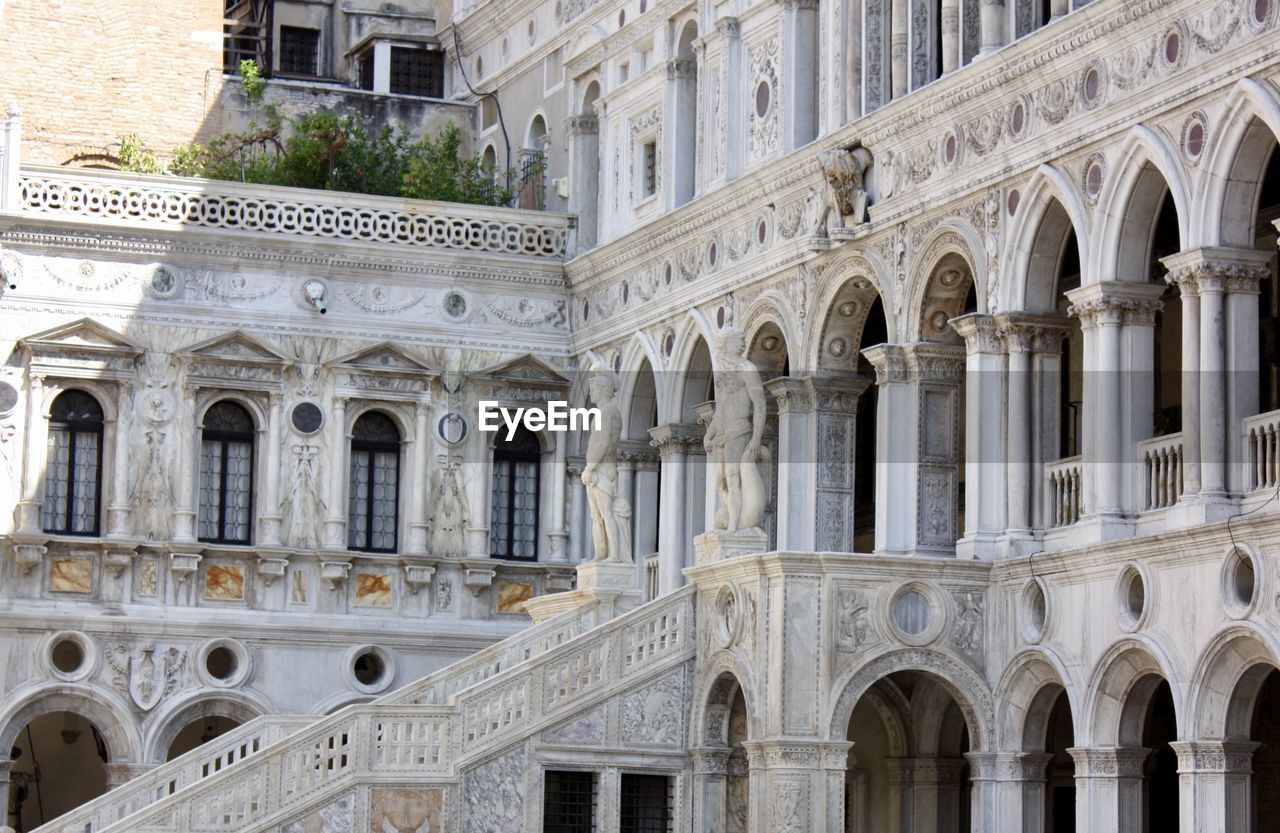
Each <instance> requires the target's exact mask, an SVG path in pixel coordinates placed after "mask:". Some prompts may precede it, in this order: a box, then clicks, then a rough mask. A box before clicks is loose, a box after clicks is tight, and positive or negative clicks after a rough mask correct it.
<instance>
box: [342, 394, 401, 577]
mask: <svg viewBox="0 0 1280 833" xmlns="http://www.w3.org/2000/svg"><path fill="white" fill-rule="evenodd" d="M348 485H349V490H348V503H347V547H348V548H349V549H353V550H365V551H368V552H395V550H396V532H397V528H398V526H399V524H398V508H399V504H400V431H399V430H398V429H397V428H396V424H395V423H394V422H393V421H392V420H391V418H390V417H388V416H387V415H386V414H380V413H378V412H376V411H370V412H369V413H367V414H364V415H362V416H361V417H360V418H359V419H358V420H356V424H355V428H354V429H353V430H352V436H351V470H350V481H349V484H348Z"/></svg>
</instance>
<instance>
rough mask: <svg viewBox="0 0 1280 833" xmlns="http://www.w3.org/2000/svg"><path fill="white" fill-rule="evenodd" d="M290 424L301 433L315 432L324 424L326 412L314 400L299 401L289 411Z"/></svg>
mask: <svg viewBox="0 0 1280 833" xmlns="http://www.w3.org/2000/svg"><path fill="white" fill-rule="evenodd" d="M289 424H290V425H292V426H293V430H294V431H297V432H298V433H299V434H304V435H306V434H314V433H315V432H317V431H319V430H320V429H321V428H322V427H323V426H324V412H323V411H321V410H320V406H319V405H317V404H316V403H314V402H299V403H298V404H297V405H294V406H293V410H292V411H290V412H289Z"/></svg>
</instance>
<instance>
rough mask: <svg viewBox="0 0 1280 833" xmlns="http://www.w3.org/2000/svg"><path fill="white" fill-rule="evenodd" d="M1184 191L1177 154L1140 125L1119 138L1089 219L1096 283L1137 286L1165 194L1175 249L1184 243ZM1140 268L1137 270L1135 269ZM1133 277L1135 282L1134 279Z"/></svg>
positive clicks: (1186, 229) (1183, 175) (1187, 202)
mask: <svg viewBox="0 0 1280 833" xmlns="http://www.w3.org/2000/svg"><path fill="white" fill-rule="evenodd" d="M1190 191H1191V189H1190V186H1189V185H1188V183H1187V175H1186V170H1185V168H1183V166H1182V163H1181V162H1179V161H1178V155H1177V152H1176V151H1175V150H1174V149H1173V148H1171V147H1170V146H1169V144H1168V142H1167V140H1165V139H1163V138H1161V136H1160V135H1159V134H1158V133H1156V132H1155V131H1154V130H1152V129H1151V128H1150V127H1147V126H1146V125H1141V124H1139V125H1134V126H1133V128H1131V129H1130V130H1129V133H1128V134H1127V135H1126V136H1125V140H1124V142H1123V144H1122V145H1121V148H1120V156H1119V158H1118V160H1117V162H1116V166H1115V171H1114V173H1112V174H1111V175H1110V176H1108V177H1107V181H1106V183H1105V184H1104V185H1103V187H1102V192H1101V194H1099V196H1098V210H1097V212H1096V213H1095V215H1094V220H1093V222H1094V226H1095V231H1094V239H1096V240H1097V241H1098V245H1097V246H1096V247H1095V248H1094V250H1093V254H1094V256H1095V257H1097V258H1098V262H1097V263H1095V264H1093V270H1092V271H1093V274H1094V275H1096V276H1097V277H1098V279H1099V280H1103V279H1106V280H1122V281H1134V280H1138V281H1143V280H1146V278H1145V276H1146V274H1147V272H1148V268H1147V264H1146V260H1147V257H1148V253H1149V250H1150V247H1151V230H1152V229H1153V228H1154V227H1155V223H1156V220H1157V218H1158V216H1159V213H1160V203H1161V201H1162V200H1163V199H1164V195H1165V193H1166V192H1167V193H1168V194H1169V195H1170V196H1171V197H1172V198H1173V205H1174V208H1175V210H1176V212H1177V215H1178V240H1179V242H1180V249H1182V250H1186V249H1187V248H1188V245H1189V242H1190V234H1189V227H1190V224H1189V219H1190V216H1191V212H1190V196H1189V194H1190ZM1140 267H1141V268H1140ZM1135 276H1139V277H1135Z"/></svg>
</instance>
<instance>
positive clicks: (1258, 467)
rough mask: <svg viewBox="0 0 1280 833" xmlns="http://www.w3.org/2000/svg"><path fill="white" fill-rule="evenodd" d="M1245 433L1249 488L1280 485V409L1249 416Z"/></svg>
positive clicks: (1270, 487)
mask: <svg viewBox="0 0 1280 833" xmlns="http://www.w3.org/2000/svg"><path fill="white" fill-rule="evenodd" d="M1244 436H1245V453H1246V454H1247V459H1246V464H1245V465H1246V466H1247V471H1246V477H1245V482H1246V483H1247V484H1248V488H1249V490H1250V491H1253V490H1255V489H1274V488H1276V486H1280V411H1270V412H1268V413H1265V414H1258V415H1257V416H1254V417H1249V418H1248V419H1246V420H1245V421H1244Z"/></svg>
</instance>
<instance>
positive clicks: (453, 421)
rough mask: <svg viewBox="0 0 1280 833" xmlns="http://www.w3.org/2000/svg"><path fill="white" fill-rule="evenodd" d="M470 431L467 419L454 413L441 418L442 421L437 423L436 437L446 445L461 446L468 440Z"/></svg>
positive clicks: (451, 412)
mask: <svg viewBox="0 0 1280 833" xmlns="http://www.w3.org/2000/svg"><path fill="white" fill-rule="evenodd" d="M469 430H470V427H469V426H468V425H467V418H466V417H464V416H463V415H462V414H459V413H457V412H454V411H450V412H449V413H447V414H445V415H444V416H442V417H440V421H439V422H437V423H436V436H438V437H439V438H440V441H441V442H443V443H444V444H445V445H461V444H462V443H463V442H464V441H465V440H466V439H467V432H468V431H469Z"/></svg>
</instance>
